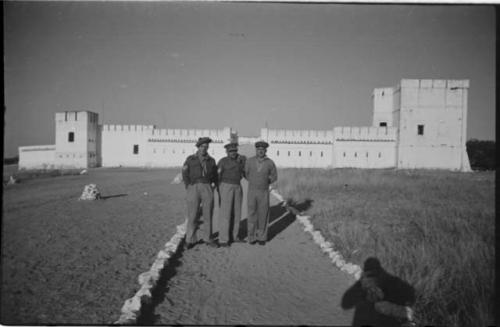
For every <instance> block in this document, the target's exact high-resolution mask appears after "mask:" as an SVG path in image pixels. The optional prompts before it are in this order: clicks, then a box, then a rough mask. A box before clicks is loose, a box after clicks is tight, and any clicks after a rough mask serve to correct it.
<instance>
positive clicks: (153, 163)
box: [102, 125, 231, 167]
mask: <svg viewBox="0 0 500 327" xmlns="http://www.w3.org/2000/svg"><path fill="white" fill-rule="evenodd" d="M200 137H210V138H211V139H212V140H213V142H212V143H211V144H210V147H209V154H210V155H211V156H213V157H216V158H218V157H221V156H223V155H225V149H224V144H226V143H227V142H229V140H230V138H231V129H230V128H229V127H225V128H222V129H157V128H155V127H154V126H153V125H147V126H141V125H105V126H103V129H102V153H103V154H102V158H103V159H102V166H103V167H116V166H133V167H180V166H182V164H183V163H184V161H185V160H186V157H187V156H188V155H190V154H193V153H195V152H196V146H195V145H196V142H197V141H198V138H200ZM134 151H135V152H134Z"/></svg>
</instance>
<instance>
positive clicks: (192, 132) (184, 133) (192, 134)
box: [152, 127, 231, 142]
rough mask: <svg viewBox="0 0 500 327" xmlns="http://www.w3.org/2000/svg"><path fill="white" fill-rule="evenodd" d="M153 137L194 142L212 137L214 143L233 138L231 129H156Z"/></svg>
mask: <svg viewBox="0 0 500 327" xmlns="http://www.w3.org/2000/svg"><path fill="white" fill-rule="evenodd" d="M152 135H154V136H162V137H167V138H170V139H180V140H190V141H191V140H194V142H196V141H197V140H198V138H200V137H210V138H211V139H212V140H213V141H224V142H227V141H229V139H230V138H231V129H230V128H229V127H226V128H222V129H178V128H175V129H172V128H169V129H154V130H153V131H152Z"/></svg>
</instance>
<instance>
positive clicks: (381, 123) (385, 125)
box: [379, 121, 387, 127]
mask: <svg viewBox="0 0 500 327" xmlns="http://www.w3.org/2000/svg"><path fill="white" fill-rule="evenodd" d="M379 126H380V127H387V123H386V122H385V121H381V122H380V124H379Z"/></svg>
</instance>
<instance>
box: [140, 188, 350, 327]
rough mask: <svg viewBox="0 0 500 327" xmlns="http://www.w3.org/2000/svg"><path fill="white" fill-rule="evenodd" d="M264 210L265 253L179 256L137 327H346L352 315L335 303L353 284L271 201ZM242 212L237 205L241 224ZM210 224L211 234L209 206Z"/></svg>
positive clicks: (243, 248) (237, 247) (234, 248)
mask: <svg viewBox="0 0 500 327" xmlns="http://www.w3.org/2000/svg"><path fill="white" fill-rule="evenodd" d="M245 186H246V185H245ZM245 193H246V190H245ZM244 198H245V196H244ZM216 199H217V198H216ZM216 202H217V200H216ZM271 205H272V210H271V217H270V221H271V225H270V228H269V237H270V241H269V242H268V243H266V245H264V246H261V245H249V244H247V243H234V244H232V245H231V247H229V248H218V249H214V248H210V247H208V246H206V245H198V246H196V247H195V248H193V249H191V250H183V251H181V252H180V253H179V255H178V257H177V259H176V260H175V262H173V267H172V268H171V270H170V271H169V272H168V274H170V275H171V276H170V277H169V280H168V281H167V282H166V283H165V284H164V285H162V286H161V289H158V290H157V291H158V292H157V295H156V299H155V301H154V303H153V308H152V309H150V310H148V312H147V313H145V314H144V315H143V316H142V319H141V321H140V323H144V324H148V325H153V324H159V325H170V324H181V325H191V324H194V325H205V324H208V325H234V324H252V325H253V324H255V325H262V324H272V325H342V326H346V325H349V324H350V323H351V321H352V312H350V311H344V310H342V309H341V308H340V301H341V297H342V295H343V293H344V292H345V290H346V289H347V288H348V287H349V286H350V285H351V284H352V283H353V282H354V278H353V277H351V276H349V275H347V274H345V273H343V272H341V271H340V270H338V269H337V268H336V267H334V266H333V265H332V264H331V262H330V260H329V258H328V257H327V256H324V255H322V254H321V251H320V250H319V247H318V246H317V245H316V244H314V242H313V241H312V239H311V238H310V237H309V236H308V235H307V234H306V233H304V232H303V231H302V229H301V227H300V224H299V223H298V222H297V221H296V220H295V217H294V216H293V215H291V214H288V213H287V212H286V211H285V210H284V209H283V208H282V207H281V206H279V205H278V201H276V199H271ZM245 208H246V203H243V217H246V210H245ZM214 217H215V218H214V226H217V206H216V209H215V213H214ZM245 225H246V221H244V223H243V226H245ZM202 227H203V226H202Z"/></svg>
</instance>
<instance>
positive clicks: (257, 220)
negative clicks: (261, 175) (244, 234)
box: [247, 188, 269, 242]
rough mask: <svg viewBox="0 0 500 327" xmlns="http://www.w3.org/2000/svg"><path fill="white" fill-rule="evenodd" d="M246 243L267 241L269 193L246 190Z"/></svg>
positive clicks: (266, 191) (251, 189) (252, 189)
mask: <svg viewBox="0 0 500 327" xmlns="http://www.w3.org/2000/svg"><path fill="white" fill-rule="evenodd" d="M247 201H248V221H247V224H248V242H254V241H264V242H265V241H267V225H268V222H269V191H268V190H258V189H254V188H248V196H247Z"/></svg>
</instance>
